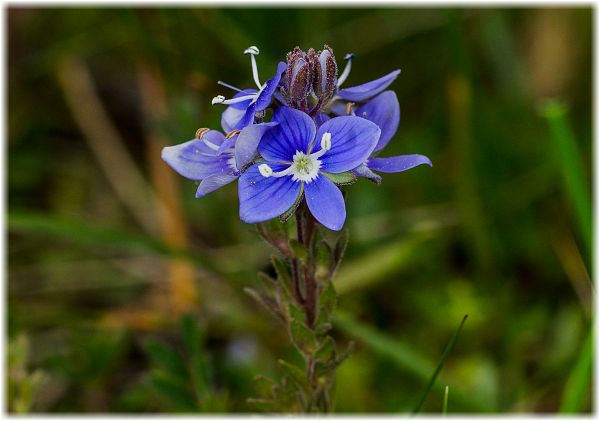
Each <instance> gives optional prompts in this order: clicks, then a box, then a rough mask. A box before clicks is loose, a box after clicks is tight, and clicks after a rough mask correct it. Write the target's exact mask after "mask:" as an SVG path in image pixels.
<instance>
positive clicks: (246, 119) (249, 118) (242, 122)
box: [233, 103, 256, 130]
mask: <svg viewBox="0 0 600 421" xmlns="http://www.w3.org/2000/svg"><path fill="white" fill-rule="evenodd" d="M255 113H256V103H254V104H250V106H249V107H248V108H247V109H246V112H245V113H244V115H243V116H242V118H240V119H239V121H238V122H237V124H236V125H235V126H233V130H242V129H243V128H244V127H247V126H249V125H250V124H252V123H254V114H255Z"/></svg>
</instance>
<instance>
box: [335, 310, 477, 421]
mask: <svg viewBox="0 0 600 421" xmlns="http://www.w3.org/2000/svg"><path fill="white" fill-rule="evenodd" d="M333 322H334V325H335V327H336V328H338V329H340V330H342V331H343V332H345V333H346V334H347V335H349V336H351V337H352V338H354V339H356V340H358V341H360V342H361V343H362V344H364V345H366V346H367V347H369V348H370V349H371V350H372V351H373V352H375V353H377V354H379V355H380V356H382V357H384V358H386V359H388V360H389V361H390V362H392V363H393V364H394V365H395V366H396V367H397V368H398V369H400V370H403V371H405V372H407V373H409V374H412V375H413V377H414V378H416V379H418V380H421V381H422V382H426V381H427V380H428V379H429V378H430V376H431V372H432V371H434V370H435V368H436V367H435V365H434V364H433V363H432V362H431V361H429V360H427V359H426V358H423V357H422V356H421V355H420V354H419V353H418V351H415V350H413V349H412V348H411V347H410V346H408V345H406V344H405V343H403V342H401V341H399V340H397V339H395V338H391V337H390V336H389V335H386V334H385V333H382V332H379V331H377V330H376V329H373V328H372V327H370V326H367V325H365V324H363V323H360V322H359V321H357V320H355V319H354V318H353V317H352V316H351V315H350V314H348V313H346V312H343V311H341V310H338V311H336V313H335V314H334V316H333ZM461 326H462V325H461ZM455 335H456V334H455ZM453 396H454V399H453V400H454V401H456V402H457V403H460V404H461V405H463V406H465V407H467V408H469V409H470V410H472V411H477V412H487V411H489V408H487V407H485V406H484V405H482V404H481V403H480V402H479V401H477V400H475V399H473V398H472V397H471V396H469V395H467V394H465V393H462V392H460V391H459V390H454V392H453Z"/></svg>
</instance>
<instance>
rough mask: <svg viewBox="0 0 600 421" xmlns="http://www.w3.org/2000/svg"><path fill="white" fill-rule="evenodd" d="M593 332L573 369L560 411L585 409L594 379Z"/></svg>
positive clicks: (574, 411)
mask: <svg viewBox="0 0 600 421" xmlns="http://www.w3.org/2000/svg"><path fill="white" fill-rule="evenodd" d="M592 358H593V352H592V334H591V333H590V334H589V335H588V337H587V338H586V340H585V342H584V343H583V349H582V351H581V353H580V356H579V359H578V360H577V363H576V364H575V367H574V368H573V371H571V374H570V375H569V378H568V379H567V384H566V385H565V389H564V392H563V396H562V401H561V403H560V408H559V411H560V412H561V413H567V414H572V413H577V412H581V411H582V410H583V406H584V405H585V402H586V398H587V396H588V392H589V385H590V381H591V379H592Z"/></svg>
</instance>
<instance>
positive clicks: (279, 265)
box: [271, 256, 292, 285]
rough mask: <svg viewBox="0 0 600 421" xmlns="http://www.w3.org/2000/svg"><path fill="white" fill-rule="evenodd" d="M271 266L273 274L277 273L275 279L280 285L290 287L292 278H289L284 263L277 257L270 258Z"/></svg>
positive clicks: (288, 272)
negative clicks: (283, 284)
mask: <svg viewBox="0 0 600 421" xmlns="http://www.w3.org/2000/svg"><path fill="white" fill-rule="evenodd" d="M271 264H272V265H273V268H274V269H275V273H277V279H278V280H279V281H280V282H281V283H285V284H286V285H290V284H291V283H292V278H291V276H290V271H289V269H288V267H287V265H286V264H285V262H284V261H283V260H281V259H280V258H279V257H277V256H271Z"/></svg>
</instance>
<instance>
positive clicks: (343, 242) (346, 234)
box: [331, 229, 350, 278]
mask: <svg viewBox="0 0 600 421" xmlns="http://www.w3.org/2000/svg"><path fill="white" fill-rule="evenodd" d="M349 239H350V230H348V229H345V230H344V231H342V232H341V234H340V236H339V237H338V240H337V243H336V244H335V249H334V250H333V262H334V263H333V269H332V271H331V272H332V274H331V277H332V278H333V277H334V276H335V273H336V272H337V270H338V268H339V267H340V264H341V263H342V259H343V258H344V254H345V253H346V247H347V246H348V240H349Z"/></svg>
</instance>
